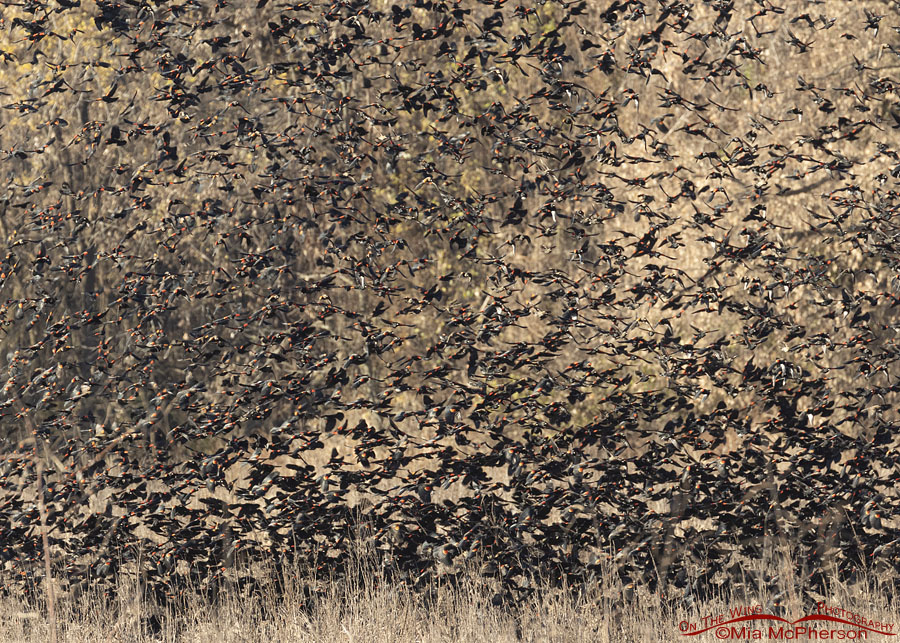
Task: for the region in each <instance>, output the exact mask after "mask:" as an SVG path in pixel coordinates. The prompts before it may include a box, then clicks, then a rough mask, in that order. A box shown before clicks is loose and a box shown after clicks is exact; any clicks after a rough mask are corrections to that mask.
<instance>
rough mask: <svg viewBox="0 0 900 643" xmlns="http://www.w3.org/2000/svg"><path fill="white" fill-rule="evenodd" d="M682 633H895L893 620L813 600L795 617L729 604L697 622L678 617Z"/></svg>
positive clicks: (759, 636)
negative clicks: (809, 610) (804, 612)
mask: <svg viewBox="0 0 900 643" xmlns="http://www.w3.org/2000/svg"><path fill="white" fill-rule="evenodd" d="M678 629H679V631H680V632H681V634H682V636H697V635H698V634H703V633H705V632H712V633H713V635H714V636H715V637H716V638H717V639H719V640H733V641H760V640H762V641H765V640H771V641H868V640H872V639H874V638H875V637H878V636H896V634H897V632H896V631H895V629H894V624H893V623H884V622H881V621H876V620H874V619H870V618H868V617H866V616H863V615H862V614H857V613H856V612H851V611H849V610H845V609H843V608H840V607H829V606H828V605H826V604H825V602H824V601H820V602H819V603H816V611H815V613H813V614H808V615H807V616H804V617H803V618H798V619H797V620H796V621H789V620H787V619H785V618H782V617H780V616H775V615H774V614H763V608H762V606H761V605H751V606H744V607H733V608H731V609H730V610H729V611H728V612H727V613H725V614H715V615H712V614H711V615H708V616H704V617H702V618H701V619H700V621H699V622H696V623H693V622H691V621H681V622H680V623H679V624H678Z"/></svg>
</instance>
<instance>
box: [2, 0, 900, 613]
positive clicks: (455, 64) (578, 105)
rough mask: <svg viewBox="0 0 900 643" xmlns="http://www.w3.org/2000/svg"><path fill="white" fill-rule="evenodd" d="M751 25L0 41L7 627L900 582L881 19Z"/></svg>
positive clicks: (257, 19) (674, 2) (92, 9)
mask: <svg viewBox="0 0 900 643" xmlns="http://www.w3.org/2000/svg"><path fill="white" fill-rule="evenodd" d="M782 4H783V6H777V5H775V4H774V3H773V2H769V0H756V1H754V2H750V1H726V0H714V1H713V0H703V1H697V2H693V3H688V2H682V1H679V0H660V1H658V2H643V1H640V0H625V1H621V2H620V1H618V0H615V1H613V2H611V3H610V2H600V3H590V2H586V1H581V2H578V1H577V0H576V1H573V2H566V1H562V0H558V1H548V2H542V3H536V4H527V3H526V4H521V5H516V4H515V3H514V2H507V0H482V1H480V2H477V3H476V2H461V1H457V2H453V1H452V0H446V1H437V0H416V2H415V3H413V4H409V5H403V4H393V5H391V4H390V3H389V2H384V3H377V2H371V1H369V0H337V1H335V2H331V3H329V2H327V1H320V0H304V1H293V0H290V1H287V2H282V1H280V0H259V2H258V3H256V4H245V3H243V2H232V1H228V0H217V2H216V3H215V4H214V5H213V4H212V3H198V2H195V1H194V0H184V1H183V2H178V1H172V2H165V3H163V2H149V3H148V2H136V1H134V2H133V1H131V0H127V1H123V2H117V1H116V0H97V2H96V3H86V2H82V1H81V0H57V1H55V2H43V1H40V0H26V1H24V2H21V3H13V4H9V5H7V6H5V7H4V15H3V17H2V18H0V27H2V29H3V33H4V36H5V37H4V39H3V41H2V44H3V50H2V52H0V56H2V58H0V100H2V102H3V105H2V107H3V110H2V113H0V127H2V130H0V137H2V139H0V140H2V147H3V149H2V150H0V173H3V176H4V177H5V179H3V178H0V180H5V181H6V188H5V190H4V192H3V195H2V200H0V237H2V238H3V240H4V243H5V249H2V250H0V253H3V254H4V256H3V257H2V258H0V289H2V297H0V330H2V333H3V335H2V339H0V341H2V351H0V354H2V357H0V384H3V382H5V384H3V386H2V391H0V412H2V416H0V426H2V445H3V448H2V464H0V481H2V485H0V585H2V587H3V589H4V591H5V592H9V593H14V594H15V595H21V593H22V592H25V593H27V594H40V592H41V591H42V579H43V578H44V551H43V545H42V535H43V534H42V528H41V524H42V522H43V523H44V524H46V535H47V537H48V542H49V545H50V552H49V554H50V559H51V563H52V570H53V573H54V575H55V577H56V578H57V582H58V583H60V584H61V586H62V587H63V588H64V590H65V591H66V592H70V593H71V594H72V595H78V593H79V592H83V591H84V590H86V589H88V588H104V587H105V588H109V589H110V591H112V590H113V589H114V588H115V587H116V583H117V579H118V578H119V577H120V575H122V574H132V575H134V574H136V575H138V576H139V578H141V579H142V583H143V584H144V587H145V588H146V589H147V591H151V592H154V593H155V594H156V595H157V596H159V597H162V598H163V599H167V598H172V597H173V596H176V595H178V594H179V593H180V592H182V591H184V590H185V588H187V587H191V588H201V589H205V590H207V591H215V590H216V589H217V588H220V587H222V586H224V584H233V583H238V584H247V583H250V584H252V583H253V582H254V581H253V579H254V575H255V574H256V572H255V571H253V570H255V569H256V567H254V566H255V565H261V564H265V565H268V566H276V567H277V566H282V565H283V566H288V567H291V568H293V566H298V567H299V568H300V569H307V570H312V571H314V572H315V573H316V574H319V575H321V574H329V575H333V576H340V574H342V573H344V571H345V570H349V569H352V567H353V564H354V560H357V559H358V556H359V550H360V548H366V547H368V549H369V553H370V554H372V555H374V556H376V557H377V560H378V561H379V564H380V565H382V568H383V569H384V570H385V573H386V574H387V575H389V576H390V577H391V578H393V579H394V580H395V581H396V582H398V583H405V584H408V585H409V586H411V587H425V586H428V584H429V583H430V581H431V579H433V578H434V577H435V575H436V574H439V575H442V576H450V575H454V574H461V573H471V569H472V568H475V569H476V570H478V571H479V573H481V574H484V575H485V576H486V577H489V578H492V579H495V582H497V583H498V587H500V591H499V592H498V594H497V600H498V601H504V600H516V599H518V598H521V596H522V595H523V594H527V593H528V592H530V591H534V587H535V586H536V584H537V583H541V582H547V581H549V582H552V583H559V584H567V585H570V586H578V585H583V584H585V583H592V582H595V581H599V580H601V579H602V578H605V577H608V576H609V575H613V577H617V578H619V579H620V580H621V583H622V584H623V585H624V586H625V587H626V588H633V587H635V586H637V585H641V584H646V585H648V586H649V587H650V588H651V590H652V591H658V592H661V593H663V594H664V595H666V596H669V597H674V598H678V599H679V600H683V601H686V602H688V603H692V602H694V601H698V600H702V598H703V597H704V596H706V594H707V593H708V592H709V591H710V590H711V589H714V588H720V589H721V588H727V589H728V590H730V591H737V592H740V591H746V592H748V593H749V592H753V591H757V590H758V589H759V588H760V587H766V586H772V587H775V586H777V583H778V578H777V577H776V576H775V575H767V574H765V573H756V574H754V572H753V570H752V569H751V567H752V566H751V565H750V564H749V562H748V561H752V560H757V559H759V558H760V557H761V556H763V554H764V553H765V552H766V551H767V548H769V547H772V546H773V545H778V544H787V545H788V546H789V547H790V548H791V550H792V551H793V552H794V553H795V562H796V570H795V571H796V573H797V574H798V578H799V579H800V581H801V583H802V586H803V589H804V591H807V592H810V593H812V594H813V595H816V593H819V594H821V593H823V592H824V591H826V588H827V584H828V582H829V579H831V578H835V577H841V578H845V579H847V578H851V579H852V578H862V577H864V576H866V575H869V576H867V577H869V578H871V577H872V576H871V574H875V575H876V576H878V575H883V574H887V573H896V571H897V569H898V543H900V539H898V536H897V525H898V523H897V521H896V518H895V517H894V515H895V513H896V512H895V509H896V507H897V489H898V485H897V484H896V481H897V477H898V471H900V468H898V457H900V455H898V453H900V452H898V449H897V447H898V433H897V431H896V427H897V422H898V418H897V408H898V387H900V378H898V375H900V368H898V364H897V358H898V347H897V335H898V332H900V325H898V324H897V322H896V319H895V318H894V315H895V314H896V313H895V311H896V306H897V304H898V302H900V298H898V291H900V288H898V285H900V245H898V232H900V227H898V218H897V217H898V214H900V202H898V197H900V191H898V190H897V184H898V179H900V150H895V149H894V148H893V146H894V145H895V144H896V142H897V134H896V129H897V128H898V126H900V105H898V97H897V86H898V83H900V80H896V79H895V76H893V74H894V73H895V72H896V70H897V69H900V61H898V57H900V40H898V37H897V33H898V31H900V19H898V18H900V13H898V12H900V4H898V3H897V2H860V3H852V4H851V3H842V2H814V1H811V2H802V3H799V2H790V3H788V2H785V3H782ZM798 71H799V74H798V73H797V72H798ZM38 462H41V463H43V466H44V469H43V484H38V480H37V464H38ZM38 494H41V495H42V497H43V503H44V505H45V506H46V512H42V511H40V509H39V503H38ZM42 513H45V514H46V515H43V516H42Z"/></svg>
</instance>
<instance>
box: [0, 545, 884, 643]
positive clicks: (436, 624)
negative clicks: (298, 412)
mask: <svg viewBox="0 0 900 643" xmlns="http://www.w3.org/2000/svg"><path fill="white" fill-rule="evenodd" d="M793 563H794V561H793V560H792V559H791V557H790V555H789V553H788V552H786V551H785V550H783V549H776V548H774V547H773V548H772V549H770V550H769V551H767V552H765V553H764V555H762V556H761V557H760V558H759V559H758V560H755V561H751V560H748V561H747V562H746V566H744V567H743V569H744V571H745V572H746V575H745V576H744V577H743V579H742V580H741V579H735V582H734V583H733V584H731V585H723V586H721V587H719V588H718V590H716V589H715V588H713V589H712V590H711V591H710V590H706V591H703V592H702V593H701V592H698V593H690V592H689V593H687V597H686V598H685V597H684V596H682V597H681V598H679V599H678V600H677V601H676V600H669V599H668V598H667V597H666V596H664V595H661V594H652V593H650V592H648V591H647V590H646V589H645V588H644V587H637V588H629V587H623V586H622V584H621V583H620V582H619V580H618V578H617V577H615V576H614V575H612V574H611V573H610V574H604V575H602V576H601V577H600V578H598V579H597V580H596V582H595V583H594V584H593V585H591V586H588V587H568V588H567V587H562V588H560V587H551V586H549V585H547V584H540V583H538V584H537V588H536V590H535V591H534V592H533V593H531V595H530V596H528V597H525V598H522V599H520V600H517V601H508V600H506V599H504V595H503V594H502V593H501V591H500V587H499V586H498V585H496V583H495V582H494V581H491V580H485V579H484V578H481V577H480V576H479V574H478V572H477V569H476V568H475V567H472V568H470V569H466V570H463V571H462V572H461V573H458V574H457V573H454V574H450V573H447V574H446V575H443V576H438V577H437V578H435V579H434V581H433V582H432V583H431V584H430V585H428V586H426V587H425V588H424V589H419V590H415V591H414V590H411V589H409V588H408V587H405V586H403V585H402V584H398V583H396V582H390V581H388V579H387V576H386V575H385V574H384V573H383V571H382V570H381V569H380V568H379V567H378V566H377V564H376V561H375V559H374V557H371V556H369V555H367V554H363V555H360V556H359V558H358V560H356V561H355V563H354V566H355V568H354V569H353V573H352V574H351V575H350V576H348V577H345V578H343V579H341V580H338V579H333V578H322V577H314V576H310V575H308V574H304V573H303V572H302V571H301V570H295V572H293V573H290V574H286V575H281V576H279V575H278V574H276V573H275V572H273V571H271V570H268V571H265V570H258V569H256V570H254V572H255V575H256V577H257V580H258V581H259V584H258V586H257V587H258V590H257V591H254V592H252V593H250V592H247V591H242V590H240V589H238V588H237V586H235V587H234V588H233V589H232V590H227V591H225V592H222V593H221V594H220V595H219V596H218V597H216V598H215V599H212V598H210V597H209V596H205V595H203V594H202V593H201V592H186V593H184V594H183V595H182V596H181V597H180V599H178V600H176V601H175V602H174V603H170V604H168V605H160V604H158V603H157V602H155V601H154V600H152V599H151V598H149V597H148V596H147V594H146V592H145V591H144V588H142V587H141V584H140V582H138V581H137V580H136V579H133V578H132V579H129V578H127V577H125V576H123V577H122V578H120V581H119V585H118V587H117V588H116V591H115V592H113V593H106V594H101V593H100V592H98V591H96V590H89V591H87V592H86V593H85V594H84V595H82V596H81V597H80V598H79V599H78V600H77V601H74V600H70V599H66V598H65V597H63V599H62V600H61V601H60V604H59V605H58V606H57V612H58V614H57V615H58V618H59V640H60V641H65V642H66V643H88V642H90V643H94V642H97V641H109V642H117V643H118V642H132V641H134V642H145V641H146V642H148V643H150V642H154V643H155V642H160V643H163V642H165V643H168V642H173V643H174V642H176V641H190V642H192V643H207V642H208V643H231V642H235V643H238V642H240V643H276V642H282V641H284V642H285V643H287V642H291V643H295V642H306V641H309V642H313V641H323V642H324V641H328V642H330V641H348V642H351V643H356V642H364V641H372V642H378V643H382V642H384V643H389V642H394V641H396V642H401V641H402V642H408V641H421V642H423V643H425V642H432V641H434V642H439V641H466V642H471V643H482V642H484V643H501V642H505V641H534V642H538V641H541V642H542V641H573V642H579V641H584V642H587V641H590V642H592V643H594V642H601V643H602V642H605V641H675V640H691V641H713V640H716V639H715V633H714V632H713V631H710V632H707V633H705V634H701V635H698V636H692V637H689V638H688V637H683V636H682V635H681V633H680V631H679V623H682V622H684V621H688V622H691V623H700V622H701V620H702V618H703V617H704V616H710V615H717V614H727V613H729V611H730V610H731V609H732V608H736V607H739V606H755V605H758V606H761V607H762V608H763V609H764V611H765V612H767V613H775V614H780V615H783V616H784V617H785V618H787V619H789V620H794V619H797V618H800V617H801V616H804V615H806V614H810V613H812V612H813V611H815V606H816V603H817V602H818V601H824V602H825V603H826V604H828V605H829V606H838V607H841V608H843V609H845V610H848V611H852V612H856V613H859V614H862V615H864V616H866V617H867V618H870V619H873V620H878V621H881V622H890V623H898V622H900V606H898V604H897V602H896V601H895V600H894V596H895V591H896V580H897V579H896V578H890V577H885V576H879V575H878V574H877V573H875V572H870V573H866V574H862V575H860V576H859V577H857V578H855V579H851V580H849V581H845V582H839V581H837V580H832V581H830V582H829V588H828V592H827V593H826V594H823V595H812V594H810V593H809V592H807V591H802V590H801V589H800V588H801V587H802V579H800V578H798V577H797V576H796V574H795V571H794V570H796V569H797V567H796V565H794V564H793ZM244 571H245V572H246V571H249V570H244ZM687 582H688V583H689V584H690V582H691V581H690V579H688V581H687ZM42 614H43V606H41V605H37V604H30V603H25V602H22V601H17V600H15V599H12V598H7V599H5V600H2V601H0V643H12V642H16V643H24V642H30V641H34V642H38V641H40V642H43V641H48V640H50V636H51V629H50V621H49V620H48V619H47V618H46V617H45V616H43V615H42ZM895 630H896V627H895ZM879 638H884V639H885V640H887V638H888V637H880V635H875V634H872V635H870V636H869V639H870V640H877V639H879Z"/></svg>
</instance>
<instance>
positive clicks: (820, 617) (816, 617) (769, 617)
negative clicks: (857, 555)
mask: <svg viewBox="0 0 900 643" xmlns="http://www.w3.org/2000/svg"><path fill="white" fill-rule="evenodd" d="M741 621H779V622H781V623H787V624H788V625H796V624H797V623H804V622H806V621H831V622H833V623H843V624H844V625H850V626H851V627H853V628H855V629H858V630H868V631H869V632H875V633H876V634H883V635H884V636H895V634H894V633H893V632H882V631H881V630H875V629H872V628H871V627H866V626H865V625H860V624H858V623H853V622H851V621H845V620H844V619H842V618H837V617H836V616H826V615H824V614H810V615H809V616H804V617H803V618H799V619H797V620H796V621H789V620H787V619H786V618H781V617H780V616H775V615H774V614H752V615H750V616H741V617H739V618H734V619H731V620H730V621H725V622H724V623H716V624H715V625H710V626H709V627H707V628H706V629H703V630H699V631H697V632H682V633H681V635H682V636H696V635H697V634H703V633H704V632H708V631H710V630H711V629H713V628H716V627H722V626H723V625H731V624H732V623H740V622H741Z"/></svg>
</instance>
